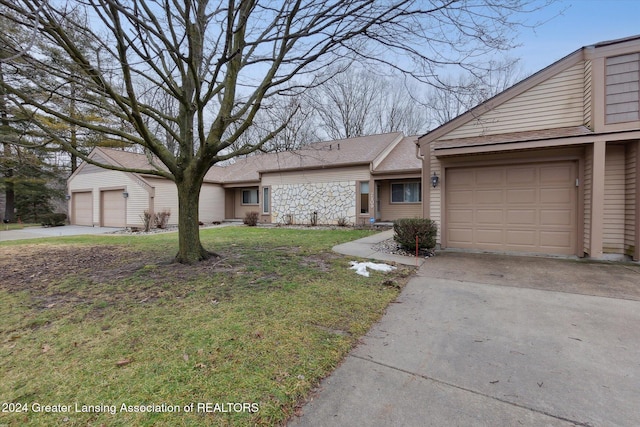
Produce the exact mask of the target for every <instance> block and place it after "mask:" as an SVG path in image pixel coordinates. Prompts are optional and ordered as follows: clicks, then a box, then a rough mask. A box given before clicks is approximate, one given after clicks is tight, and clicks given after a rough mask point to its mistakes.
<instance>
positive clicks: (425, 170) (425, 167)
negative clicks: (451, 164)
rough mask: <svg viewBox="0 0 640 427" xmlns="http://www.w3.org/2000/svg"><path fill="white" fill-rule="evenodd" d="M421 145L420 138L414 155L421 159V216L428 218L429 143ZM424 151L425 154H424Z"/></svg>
mask: <svg viewBox="0 0 640 427" xmlns="http://www.w3.org/2000/svg"><path fill="white" fill-rule="evenodd" d="M425 145H426V147H423V146H422V143H421V142H420V139H418V142H416V157H417V158H418V159H420V160H421V161H422V217H423V218H429V216H430V215H431V186H430V185H429V179H430V176H431V143H425ZM425 151H426V153H428V155H427V154H425Z"/></svg>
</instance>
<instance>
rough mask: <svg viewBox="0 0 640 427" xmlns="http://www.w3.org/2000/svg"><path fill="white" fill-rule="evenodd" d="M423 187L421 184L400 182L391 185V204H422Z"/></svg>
mask: <svg viewBox="0 0 640 427" xmlns="http://www.w3.org/2000/svg"><path fill="white" fill-rule="evenodd" d="M421 201H422V186H421V185H420V182H398V183H392V184H391V203H420V202H421Z"/></svg>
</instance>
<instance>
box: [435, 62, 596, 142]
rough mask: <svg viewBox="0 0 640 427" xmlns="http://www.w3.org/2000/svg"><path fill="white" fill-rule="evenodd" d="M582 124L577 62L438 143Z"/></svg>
mask: <svg viewBox="0 0 640 427" xmlns="http://www.w3.org/2000/svg"><path fill="white" fill-rule="evenodd" d="M583 123H584V62H580V63H578V64H576V65H574V66H573V67H571V68H569V69H567V70H565V71H563V72H561V73H559V74H557V75H556V76H554V77H551V78H550V79H548V80H545V81H544V82H542V83H540V84H539V85H537V86H535V87H533V88H531V89H529V90H527V91H526V92H524V93H522V94H520V95H519V96H517V97H515V98H513V99H511V100H509V101H507V102H505V103H503V104H501V105H499V106H498V107H496V108H494V109H492V110H490V111H488V112H486V113H484V114H482V115H480V116H479V117H478V118H477V119H474V120H472V121H470V122H468V123H466V124H464V125H462V126H460V127H459V128H457V129H455V130H453V131H451V132H449V133H448V134H447V135H446V136H444V137H442V138H441V140H445V139H457V138H467V137H474V136H479V135H493V134H500V133H507V132H523V131H530V130H543V129H550V128H555V127H568V126H580V125H582V124H583Z"/></svg>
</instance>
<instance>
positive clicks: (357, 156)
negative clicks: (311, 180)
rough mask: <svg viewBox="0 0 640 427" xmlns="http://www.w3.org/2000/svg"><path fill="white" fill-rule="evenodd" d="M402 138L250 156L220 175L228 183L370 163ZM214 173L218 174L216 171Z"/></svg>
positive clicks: (387, 136)
mask: <svg viewBox="0 0 640 427" xmlns="http://www.w3.org/2000/svg"><path fill="white" fill-rule="evenodd" d="M401 137H402V133H400V132H394V133H388V134H382V135H373V136H363V137H358V138H350V139H342V140H337V141H325V142H318V143H315V144H310V145H308V146H306V147H305V148H303V149H300V150H295V151H284V152H280V153H269V154H261V155H255V156H250V157H246V158H243V159H238V160H237V161H236V162H235V163H233V164H232V165H229V166H226V167H224V170H223V171H222V174H223V175H222V177H221V178H222V181H223V182H229V183H231V182H246V181H259V180H260V173H261V172H267V171H276V170H296V169H324V168H333V167H342V166H349V165H357V164H368V163H370V162H372V161H373V160H374V159H375V158H376V157H377V156H378V155H379V154H380V153H381V152H382V151H383V150H384V149H385V148H387V147H388V146H389V145H390V144H392V143H394V142H396V141H397V140H398V139H399V138H401ZM210 172H211V171H210ZM215 173H216V174H217V171H215ZM207 177H209V174H207Z"/></svg>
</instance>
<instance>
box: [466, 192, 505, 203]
mask: <svg viewBox="0 0 640 427" xmlns="http://www.w3.org/2000/svg"><path fill="white" fill-rule="evenodd" d="M502 194H503V192H502V190H478V191H476V193H475V198H474V197H472V198H470V200H473V201H475V203H477V204H491V205H495V204H496V203H502Z"/></svg>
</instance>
